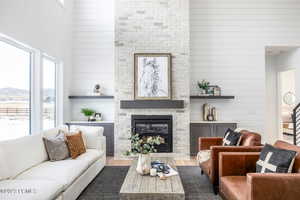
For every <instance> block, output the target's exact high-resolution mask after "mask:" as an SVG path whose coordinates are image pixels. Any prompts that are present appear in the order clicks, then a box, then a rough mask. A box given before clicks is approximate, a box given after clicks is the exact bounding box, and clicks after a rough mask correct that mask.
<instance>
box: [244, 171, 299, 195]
mask: <svg viewBox="0 0 300 200" xmlns="http://www.w3.org/2000/svg"><path fill="white" fill-rule="evenodd" d="M299 185H300V174H299V173H294V174H280V173H267V174H260V173H250V174H247V190H248V191H247V192H248V193H247V194H248V199H251V200H256V199H264V200H280V199H284V200H294V199H298V198H299V196H300V190H299Z"/></svg>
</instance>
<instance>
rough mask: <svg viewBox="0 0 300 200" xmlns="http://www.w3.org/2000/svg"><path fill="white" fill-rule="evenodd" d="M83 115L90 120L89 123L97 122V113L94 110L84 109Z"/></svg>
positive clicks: (82, 110)
mask: <svg viewBox="0 0 300 200" xmlns="http://www.w3.org/2000/svg"><path fill="white" fill-rule="evenodd" d="M81 113H82V114H84V116H86V117H87V118H88V121H89V122H91V121H95V118H94V113H95V111H94V110H92V109H89V108H82V109H81Z"/></svg>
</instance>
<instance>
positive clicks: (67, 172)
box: [16, 160, 89, 189]
mask: <svg viewBox="0 0 300 200" xmlns="http://www.w3.org/2000/svg"><path fill="white" fill-rule="evenodd" d="M88 166H89V164H88V162H86V161H83V160H82V161H81V160H61V161H56V162H50V161H47V162H44V163H42V164H40V165H38V166H36V167H33V168H31V169H29V170H27V171H25V172H24V173H22V174H20V175H19V176H18V177H17V178H16V179H18V180H39V179H45V180H52V181H55V182H58V183H60V184H62V185H63V187H64V189H66V188H67V187H68V186H69V185H70V184H71V183H72V182H73V181H74V180H75V179H76V178H77V177H78V176H80V175H81V174H82V173H83V172H84V171H85V170H86V169H87V168H88Z"/></svg>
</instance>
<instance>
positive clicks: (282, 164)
mask: <svg viewBox="0 0 300 200" xmlns="http://www.w3.org/2000/svg"><path fill="white" fill-rule="evenodd" d="M296 155H297V152H296V151H291V150H286V149H279V148H276V147H273V146H272V145H269V144H266V145H265V146H264V148H263V149H262V151H261V153H260V156H259V160H258V161H257V162H256V172H258V173H291V172H292V168H293V165H294V161H295V157H296Z"/></svg>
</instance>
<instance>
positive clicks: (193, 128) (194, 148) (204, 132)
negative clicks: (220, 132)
mask: <svg viewBox="0 0 300 200" xmlns="http://www.w3.org/2000/svg"><path fill="white" fill-rule="evenodd" d="M211 136H212V125H211V124H205V123H191V124H190V153H191V155H192V156H195V155H197V153H198V138H199V137H211Z"/></svg>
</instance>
